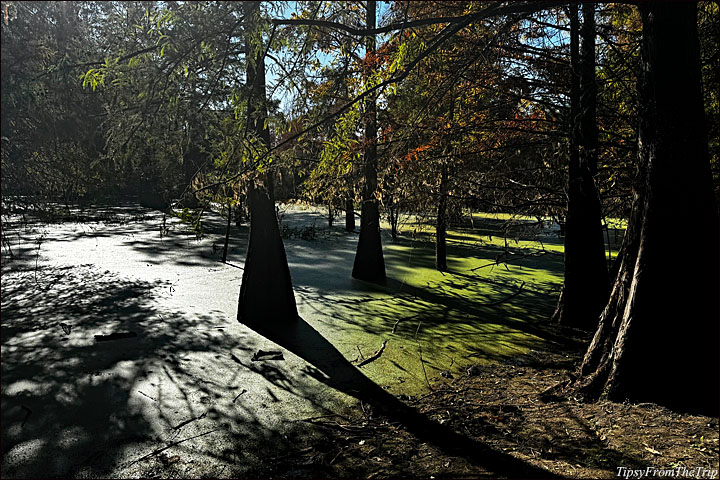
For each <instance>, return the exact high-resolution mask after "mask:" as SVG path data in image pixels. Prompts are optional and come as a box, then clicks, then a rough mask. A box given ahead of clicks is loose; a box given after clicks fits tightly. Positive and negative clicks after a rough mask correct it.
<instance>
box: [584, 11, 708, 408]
mask: <svg viewBox="0 0 720 480" xmlns="http://www.w3.org/2000/svg"><path fill="white" fill-rule="evenodd" d="M696 8H697V6H696V4H695V3H692V2H689V3H677V4H672V3H664V2H646V3H641V4H640V11H641V13H642V19H643V48H642V58H643V72H642V76H641V79H640V96H641V102H640V105H641V106H642V111H641V115H640V129H639V153H638V156H639V161H638V169H637V173H636V178H635V182H634V186H633V208H632V213H631V217H630V220H629V224H628V230H627V233H626V235H625V240H624V242H623V246H622V248H621V251H620V255H621V263H620V267H619V270H618V273H617V277H616V279H615V284H614V286H613V290H612V293H611V295H610V300H609V302H608V304H607V306H606V307H605V310H604V311H603V313H602V315H601V317H600V323H599V326H598V328H597V331H596V332H595V336H594V338H593V340H592V343H591V344H590V347H589V348H588V351H587V353H586V354H585V359H584V361H583V364H582V367H581V373H582V377H581V380H580V382H581V383H580V386H581V387H582V388H583V390H584V391H585V393H586V394H588V395H589V396H591V397H596V396H598V395H600V394H603V393H604V394H607V396H608V397H610V398H612V399H621V398H629V399H631V400H640V401H652V402H657V403H661V404H664V405H666V406H669V407H672V408H677V409H680V410H688V411H695V412H700V413H706V414H710V415H717V414H718V400H719V398H718V377H719V373H720V372H718V333H719V332H718V315H719V313H720V312H719V311H718V310H719V309H718V289H719V288H720V282H719V281H718V262H719V260H720V259H719V254H718V244H719V243H720V238H719V237H720V235H719V234H718V224H719V221H718V207H717V203H716V199H715V196H714V195H713V187H712V176H711V172H710V164H709V155H708V150H707V148H708V144H707V138H706V132H705V124H704V109H703V98H702V91H701V83H700V66H699V65H700V63H699V58H700V57H699V46H698V36H697V13H696ZM678 222H682V225H684V226H686V228H687V231H686V232H685V234H687V235H691V236H692V237H691V239H690V242H691V244H690V245H688V248H689V249H691V250H692V252H689V253H688V254H686V255H683V257H680V258H678V256H677V255H678V245H679V241H680V239H679V238H678V237H677V235H678V232H676V231H673V229H672V226H673V225H676V224H677V223H678Z"/></svg>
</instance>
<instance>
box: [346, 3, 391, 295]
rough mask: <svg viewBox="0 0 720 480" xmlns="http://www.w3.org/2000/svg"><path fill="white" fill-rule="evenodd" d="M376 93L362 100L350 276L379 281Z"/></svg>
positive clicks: (368, 43) (371, 8)
mask: <svg viewBox="0 0 720 480" xmlns="http://www.w3.org/2000/svg"><path fill="white" fill-rule="evenodd" d="M375 10H376V2H375V0H368V2H367V28H368V29H369V30H370V29H374V28H375ZM365 52H366V53H365V60H366V61H365V72H364V76H365V80H366V82H367V81H368V80H369V79H370V76H371V74H372V72H373V70H374V67H375V65H376V56H375V35H374V34H373V35H368V36H366V37H365ZM376 101H377V97H376V95H369V96H368V97H367V100H366V102H365V136H364V139H363V143H364V154H363V170H364V172H363V173H364V176H365V191H364V194H363V202H362V211H361V213H360V238H359V239H358V246H357V252H356V253H355V263H354V265H353V271H352V276H353V277H354V278H358V279H360V280H367V281H382V280H384V279H385V259H384V257H383V251H382V241H381V239H380V205H379V202H378V198H377V194H378V191H377V190H378V180H377V105H376Z"/></svg>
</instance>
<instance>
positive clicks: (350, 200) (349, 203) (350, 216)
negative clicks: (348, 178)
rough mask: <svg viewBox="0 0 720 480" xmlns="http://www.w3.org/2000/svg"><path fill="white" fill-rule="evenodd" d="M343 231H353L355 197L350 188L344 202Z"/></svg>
mask: <svg viewBox="0 0 720 480" xmlns="http://www.w3.org/2000/svg"><path fill="white" fill-rule="evenodd" d="M345 230H347V231H348V232H354V231H355V195H354V193H353V191H352V187H350V189H349V190H348V197H347V199H346V200H345Z"/></svg>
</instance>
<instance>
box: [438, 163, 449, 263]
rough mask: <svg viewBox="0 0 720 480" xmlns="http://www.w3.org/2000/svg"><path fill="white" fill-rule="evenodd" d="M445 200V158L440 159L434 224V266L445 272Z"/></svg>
mask: <svg viewBox="0 0 720 480" xmlns="http://www.w3.org/2000/svg"><path fill="white" fill-rule="evenodd" d="M447 200H448V167H447V163H446V159H444V158H443V160H442V170H441V172H440V195H439V198H438V207H437V224H436V226H435V268H437V269H438V270H439V271H441V272H447V269H448V266H447V217H448V215H447Z"/></svg>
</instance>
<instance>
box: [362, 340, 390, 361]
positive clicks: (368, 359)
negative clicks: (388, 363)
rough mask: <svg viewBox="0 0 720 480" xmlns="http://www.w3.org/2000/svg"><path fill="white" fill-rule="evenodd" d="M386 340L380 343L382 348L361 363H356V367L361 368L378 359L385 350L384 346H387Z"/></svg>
mask: <svg viewBox="0 0 720 480" xmlns="http://www.w3.org/2000/svg"><path fill="white" fill-rule="evenodd" d="M387 342H388V341H387V340H384V341H383V343H382V346H381V347H380V348H379V349H378V351H377V352H375V353H374V354H373V355H372V356H370V357H368V358H367V359H365V360H363V361H362V362H360V363H358V367H362V366H363V365H367V364H368V363H370V362H374V361H375V360H377V359H378V358H380V355H382V353H383V350H385V345H387Z"/></svg>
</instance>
